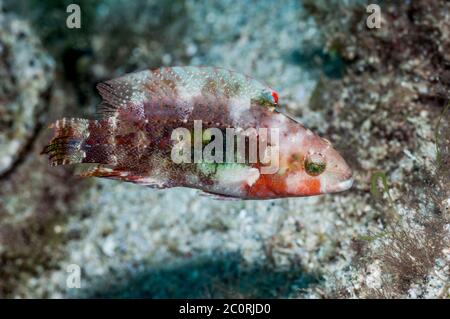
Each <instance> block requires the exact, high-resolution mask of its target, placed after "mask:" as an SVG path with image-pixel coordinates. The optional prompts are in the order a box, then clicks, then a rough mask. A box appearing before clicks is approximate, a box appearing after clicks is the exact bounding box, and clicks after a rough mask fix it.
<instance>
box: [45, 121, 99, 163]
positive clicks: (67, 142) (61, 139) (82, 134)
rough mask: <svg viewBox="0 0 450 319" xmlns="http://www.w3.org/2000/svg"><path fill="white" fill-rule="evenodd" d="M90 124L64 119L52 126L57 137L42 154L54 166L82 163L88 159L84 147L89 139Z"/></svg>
mask: <svg viewBox="0 0 450 319" xmlns="http://www.w3.org/2000/svg"><path fill="white" fill-rule="evenodd" d="M90 122H91V121H89V120H86V119H81V118H63V119H61V120H58V121H56V122H55V123H53V124H51V125H50V128H53V129H54V131H55V136H54V137H53V139H52V140H51V141H50V144H49V145H47V146H46V147H44V149H43V150H42V152H41V154H47V155H48V157H49V161H50V164H51V165H52V166H57V165H66V164H76V163H82V162H83V160H84V159H85V158H86V152H85V150H84V147H83V146H84V144H85V141H86V139H87V138H88V137H89V123H90Z"/></svg>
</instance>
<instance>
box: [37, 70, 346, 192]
mask: <svg viewBox="0 0 450 319" xmlns="http://www.w3.org/2000/svg"><path fill="white" fill-rule="evenodd" d="M97 90H98V92H99V94H100V95H101V97H102V102H101V103H100V104H99V105H98V107H97V117H96V118H95V119H83V118H62V119H60V120H57V121H56V122H54V123H53V124H51V125H50V128H52V129H53V130H54V136H53V138H52V140H51V141H50V143H49V144H48V145H47V146H46V147H45V148H44V149H43V151H42V153H43V154H47V155H48V158H49V162H50V164H51V165H53V166H58V165H76V166H77V168H78V172H77V174H78V175H79V176H82V177H100V178H108V179H114V180H120V181H125V182H131V183H135V184H141V185H145V186H148V187H151V188H156V189H167V188H172V187H187V188H194V189H198V190H200V191H201V192H202V194H207V195H210V196H212V197H214V198H217V199H236V200H239V199H243V200H265V199H276V198H286V197H303V196H314V195H320V194H328V193H336V192H342V191H346V190H348V189H350V188H351V186H352V183H353V178H352V170H351V169H350V167H349V166H348V164H347V163H346V161H345V160H344V159H343V157H342V156H341V155H340V154H339V152H338V151H337V150H336V149H335V148H333V146H332V144H331V143H330V142H329V141H328V140H326V139H324V138H321V137H320V136H318V135H317V134H315V133H313V132H312V131H311V130H310V129H308V128H306V127H305V126H304V125H303V124H301V123H299V122H298V121H297V120H295V119H294V118H293V117H291V116H289V115H287V114H286V112H282V111H281V109H280V105H279V103H278V93H277V92H276V91H274V90H273V89H272V88H270V87H269V86H267V85H266V84H264V83H262V82H261V81H258V80H256V79H254V78H252V77H250V76H247V75H244V74H241V73H239V72H235V71H232V70H227V69H224V68H218V67H194V66H183V67H181V66H180V67H179V66H174V67H161V68H158V69H153V70H151V69H147V70H143V71H138V72H134V73H130V74H126V75H123V76H121V77H118V78H115V79H111V80H108V81H105V82H101V83H99V84H98V85H97ZM192 135H193V138H192ZM220 135H222V136H220ZM229 136H231V137H229ZM242 141H243V142H242ZM255 153H256V154H255ZM207 155H209V156H207ZM225 155H227V156H225ZM228 155H230V156H229V157H228Z"/></svg>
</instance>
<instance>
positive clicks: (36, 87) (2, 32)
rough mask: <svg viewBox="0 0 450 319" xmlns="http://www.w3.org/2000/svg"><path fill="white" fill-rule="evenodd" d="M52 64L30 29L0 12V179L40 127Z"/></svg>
mask: <svg viewBox="0 0 450 319" xmlns="http://www.w3.org/2000/svg"><path fill="white" fill-rule="evenodd" d="M53 71H54V62H53V59H52V58H51V57H50V56H49V55H48V54H47V53H46V52H45V50H44V49H43V48H42V45H41V43H40V41H39V39H38V38H37V37H36V36H35V34H34V32H33V31H32V30H31V28H30V26H29V25H28V24H27V23H26V22H25V21H23V20H20V19H18V18H17V17H15V16H13V15H8V14H3V13H0V79H1V80H0V176H1V175H2V174H5V173H6V172H7V171H8V170H10V169H12V167H13V165H14V163H15V162H16V161H17V160H18V158H19V157H20V156H21V154H22V152H23V151H24V149H25V148H26V147H27V145H29V143H30V141H31V140H32V139H33V138H34V137H35V135H36V129H37V128H38V127H39V125H42V123H41V119H40V116H41V115H42V113H43V112H45V109H46V107H47V103H48V100H47V99H48V96H49V90H50V87H51V84H52V81H53Z"/></svg>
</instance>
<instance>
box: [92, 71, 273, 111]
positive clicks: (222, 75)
mask: <svg viewBox="0 0 450 319" xmlns="http://www.w3.org/2000/svg"><path fill="white" fill-rule="evenodd" d="M97 89H98V91H99V93H100V95H101V96H102V98H103V102H102V103H101V104H100V105H99V107H98V110H97V113H98V114H100V115H102V116H113V115H114V114H115V112H116V111H117V110H118V109H120V108H124V107H142V104H143V103H144V102H145V101H149V100H153V101H160V103H161V104H164V105H166V106H171V105H172V106H175V105H176V103H175V102H176V101H177V100H178V101H186V102H188V101H190V100H191V98H193V97H198V96H206V95H208V96H209V97H217V98H218V99H219V98H220V99H235V100H240V99H243V100H247V101H252V102H253V101H254V102H256V103H258V104H260V105H262V106H266V107H267V106H269V107H274V106H276V104H277V102H278V101H277V99H275V97H276V96H277V95H276V93H275V92H274V91H273V90H272V89H271V88H270V87H268V86H266V85H264V84H262V83H261V82H259V81H257V80H255V79H252V78H251V77H249V76H246V75H244V74H241V73H237V72H234V71H230V70H226V69H222V68H215V67H191V66H187V67H167V68H159V69H156V70H153V71H150V70H146V71H141V72H136V73H130V74H127V75H125V76H122V77H119V78H117V79H112V80H109V81H106V82H102V83H100V84H98V85H97Z"/></svg>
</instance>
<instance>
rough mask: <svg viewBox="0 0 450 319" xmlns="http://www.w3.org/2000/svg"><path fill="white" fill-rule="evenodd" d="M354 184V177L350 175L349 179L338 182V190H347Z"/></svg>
mask: <svg viewBox="0 0 450 319" xmlns="http://www.w3.org/2000/svg"><path fill="white" fill-rule="evenodd" d="M352 185H353V177H350V178H349V179H346V180H345V181H342V182H339V184H337V187H336V189H337V191H339V192H343V191H346V190H348V189H350V188H351V187H352Z"/></svg>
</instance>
